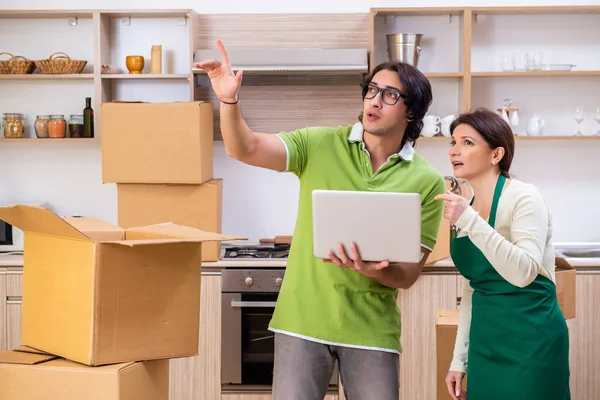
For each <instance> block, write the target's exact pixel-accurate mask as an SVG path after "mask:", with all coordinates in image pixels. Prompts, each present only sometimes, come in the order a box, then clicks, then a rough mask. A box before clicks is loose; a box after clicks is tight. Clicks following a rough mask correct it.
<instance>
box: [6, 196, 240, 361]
mask: <svg viewBox="0 0 600 400" xmlns="http://www.w3.org/2000/svg"><path fill="white" fill-rule="evenodd" d="M0 219H2V220H4V221H6V222H8V223H9V224H12V225H14V226H16V227H18V228H20V229H21V230H23V231H24V232H25V252H24V273H23V308H22V334H21V336H22V339H21V340H22V344H24V345H27V346H31V347H34V348H36V349H40V350H43V351H45V352H47V353H50V354H56V355H59V356H61V357H64V358H67V359H69V360H73V361H78V362H81V363H84V364H88V365H103V364H111V363H118V362H128V361H144V360H153V359H160V358H174V357H186V356H193V355H197V354H198V332H199V314H200V308H199V307H200V276H201V266H202V254H201V253H202V244H203V243H204V242H209V241H215V240H229V239H236V238H235V237H234V236H228V235H221V234H216V233H211V232H204V231H201V230H198V229H194V228H190V227H186V226H180V225H175V224H171V223H165V224H159V225H153V226H147V227H140V228H131V229H127V230H124V229H121V228H119V227H116V226H112V225H111V224H108V223H106V222H103V221H98V220H90V219H81V218H69V219H63V218H61V217H59V216H57V215H56V214H54V213H53V212H51V211H49V210H47V209H43V208H39V207H30V206H23V205H18V206H10V207H0Z"/></svg>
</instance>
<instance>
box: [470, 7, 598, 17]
mask: <svg viewBox="0 0 600 400" xmlns="http://www.w3.org/2000/svg"><path fill="white" fill-rule="evenodd" d="M471 11H472V12H473V14H474V15H475V14H499V15H527V14H536V15H539V14H588V13H600V7H598V6H575V7H573V6H541V7H536V6H529V7H474V8H472V9H471Z"/></svg>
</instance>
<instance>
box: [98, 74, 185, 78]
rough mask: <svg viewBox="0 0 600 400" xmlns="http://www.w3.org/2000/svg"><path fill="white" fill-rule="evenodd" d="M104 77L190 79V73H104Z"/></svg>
mask: <svg viewBox="0 0 600 400" xmlns="http://www.w3.org/2000/svg"><path fill="white" fill-rule="evenodd" d="M101 76H102V79H189V78H190V75H189V74H102V75H101Z"/></svg>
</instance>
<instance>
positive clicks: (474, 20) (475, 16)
mask: <svg viewBox="0 0 600 400" xmlns="http://www.w3.org/2000/svg"><path fill="white" fill-rule="evenodd" d="M473 22H475V23H477V14H473Z"/></svg>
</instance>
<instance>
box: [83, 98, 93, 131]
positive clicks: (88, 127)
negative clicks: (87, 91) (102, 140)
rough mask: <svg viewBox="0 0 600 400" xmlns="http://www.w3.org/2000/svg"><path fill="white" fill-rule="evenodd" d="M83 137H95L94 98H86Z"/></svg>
mask: <svg viewBox="0 0 600 400" xmlns="http://www.w3.org/2000/svg"><path fill="white" fill-rule="evenodd" d="M83 137H86V138H93V137H94V110H93V109H92V98H91V97H86V98H85V108H84V109H83Z"/></svg>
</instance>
